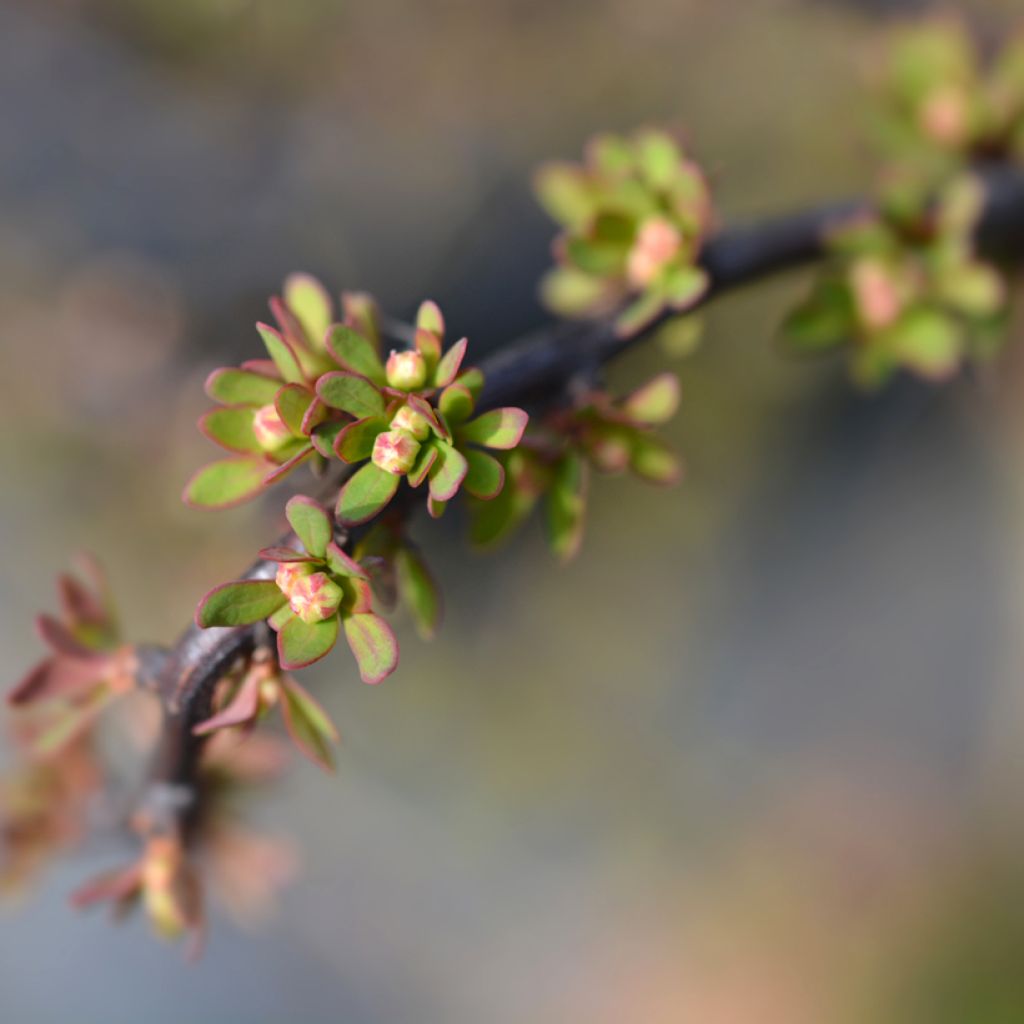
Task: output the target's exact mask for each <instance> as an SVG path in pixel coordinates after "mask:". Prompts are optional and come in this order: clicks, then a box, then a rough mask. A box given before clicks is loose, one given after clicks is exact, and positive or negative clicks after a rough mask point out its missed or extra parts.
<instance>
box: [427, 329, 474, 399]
mask: <svg viewBox="0 0 1024 1024" xmlns="http://www.w3.org/2000/svg"><path fill="white" fill-rule="evenodd" d="M468 344H469V340H468V339H467V338H460V339H459V340H458V341H457V342H455V344H454V345H452V347H451V348H450V349H448V351H447V352H446V353H445V354H444V358H443V359H442V360H441V362H439V363H438V364H437V369H436V370H435V371H434V387H436V388H444V387H447V386H448V385H449V384H451V382H452V381H453V380H455V378H456V377H457V376H458V375H459V368H460V367H461V366H462V360H463V359H464V358H465V357H466V346H467V345H468Z"/></svg>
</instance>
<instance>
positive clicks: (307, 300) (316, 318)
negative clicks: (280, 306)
mask: <svg viewBox="0 0 1024 1024" xmlns="http://www.w3.org/2000/svg"><path fill="white" fill-rule="evenodd" d="M284 301H285V302H286V303H287V304H288V308H289V309H290V310H291V311H292V313H293V314H294V315H295V317H296V318H297V319H298V321H299V323H300V324H301V325H302V329H303V331H305V334H306V338H307V339H308V340H309V342H310V344H311V345H312V346H313V347H314V348H318V349H323V347H324V338H325V336H326V334H327V328H328V327H330V325H331V319H332V316H333V303H332V302H331V297H330V295H328V293H327V289H326V288H324V286H323V285H322V284H321V283H320V282H319V281H318V280H317V279H316V278H315V277H313V275H312V274H289V275H288V277H287V278H285V282H284Z"/></svg>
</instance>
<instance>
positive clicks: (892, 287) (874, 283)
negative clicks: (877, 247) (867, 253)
mask: <svg viewBox="0 0 1024 1024" xmlns="http://www.w3.org/2000/svg"><path fill="white" fill-rule="evenodd" d="M850 284H851V286H852V288H853V295H854V303H855V305H856V308H857V313H858V315H859V316H860V319H861V321H862V322H863V323H864V325H865V326H866V327H869V328H871V329H872V330H882V329H883V328H885V327H888V326H889V325H890V324H892V323H894V322H895V320H896V319H897V318H898V317H899V315H900V313H901V312H902V311H903V299H902V297H901V296H900V292H899V289H898V287H897V284H896V282H895V281H894V280H893V275H892V272H891V271H890V270H889V269H888V268H887V267H886V266H885V264H883V263H881V262H880V261H878V260H874V259H863V260H858V261H857V263H855V264H854V266H853V269H852V270H851V272H850Z"/></svg>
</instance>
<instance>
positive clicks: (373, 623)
mask: <svg viewBox="0 0 1024 1024" xmlns="http://www.w3.org/2000/svg"><path fill="white" fill-rule="evenodd" d="M345 639H346V640H347V641H348V645H349V647H350V648H351V649H352V653H353V654H354V655H355V659H356V663H357V664H358V665H359V675H360V677H361V678H362V680H363V682H364V683H370V684H374V683H379V682H381V680H383V679H386V678H387V677H388V676H389V675H391V673H392V672H394V671H395V669H396V668H397V667H398V641H397V640H396V639H395V634H394V633H393V632H392V631H391V627H390V626H389V625H388V624H387V623H386V622H385V621H384V620H383V619H382V618H381V617H380V616H379V615H374V614H373V613H372V612H366V613H364V614H361V615H349V616H347V617H346V618H345Z"/></svg>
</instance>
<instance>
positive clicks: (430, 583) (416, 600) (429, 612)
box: [395, 547, 441, 640]
mask: <svg viewBox="0 0 1024 1024" xmlns="http://www.w3.org/2000/svg"><path fill="white" fill-rule="evenodd" d="M395 570H396V574H397V579H398V591H399V594H400V595H401V599H402V603H403V604H405V606H406V607H407V608H408V609H409V613H410V614H411V615H412V619H413V622H414V623H415V625H416V631H417V632H418V633H419V635H420V636H421V637H422V638H423V639H424V640H432V639H433V638H434V634H435V633H436V632H437V627H438V625H439V624H440V622H441V594H440V592H439V591H438V588H437V584H436V583H435V582H434V578H433V576H431V574H430V570H429V569H428V568H427V566H426V563H425V562H424V561H423V559H422V558H420V556H419V554H418V553H417V552H416V551H414V550H413V549H412V548H409V547H401V548H399V549H398V552H397V554H396V555H395Z"/></svg>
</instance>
